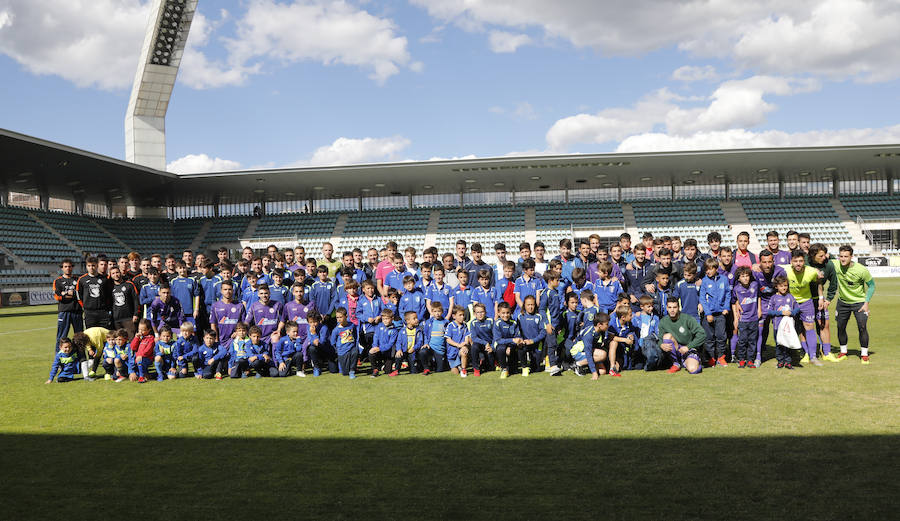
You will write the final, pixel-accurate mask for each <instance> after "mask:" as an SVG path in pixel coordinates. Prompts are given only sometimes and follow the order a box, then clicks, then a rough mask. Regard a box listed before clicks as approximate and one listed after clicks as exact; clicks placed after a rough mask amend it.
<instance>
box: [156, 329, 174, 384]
mask: <svg viewBox="0 0 900 521" xmlns="http://www.w3.org/2000/svg"><path fill="white" fill-rule="evenodd" d="M174 353H175V342H174V341H173V340H172V330H171V329H169V328H168V327H167V326H163V327H162V328H160V330H159V339H157V341H156V346H155V347H154V349H153V366H154V367H155V368H156V381H157V382H162V381H163V380H165V378H166V376H168V377H169V380H173V379H175V356H174Z"/></svg>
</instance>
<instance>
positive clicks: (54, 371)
mask: <svg viewBox="0 0 900 521" xmlns="http://www.w3.org/2000/svg"><path fill="white" fill-rule="evenodd" d="M76 374H78V353H76V352H75V346H74V345H73V344H72V341H71V340H69V339H68V338H63V339H61V340H60V341H59V351H57V352H56V355H54V356H53V364H52V365H51V366H50V377H49V378H48V379H47V381H46V382H44V383H48V384H49V383H52V382H53V379H54V378H56V381H57V382H60V383H65V382H71V381H72V380H73V379H74V378H75V375H76ZM57 375H59V376H58V377H57Z"/></svg>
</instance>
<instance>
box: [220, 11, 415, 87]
mask: <svg viewBox="0 0 900 521" xmlns="http://www.w3.org/2000/svg"><path fill="white" fill-rule="evenodd" d="M237 27H238V29H237V36H236V37H235V38H227V39H225V45H226V47H227V48H228V50H229V53H230V56H229V62H230V63H231V64H232V65H240V66H248V65H247V64H249V63H251V62H253V61H254V60H259V59H262V58H272V59H275V60H280V61H282V62H284V63H295V62H301V61H307V60H311V61H317V62H321V63H324V64H326V65H331V64H335V63H341V64H344V65H350V66H356V67H361V68H364V69H371V71H372V72H371V75H370V77H371V78H372V79H374V80H375V81H377V82H379V83H383V82H384V81H385V80H387V79H388V78H389V77H391V76H393V75H394V74H397V73H398V72H399V71H400V67H405V66H409V65H410V55H409V51H408V50H407V41H406V38H405V37H403V36H397V34H396V27H395V25H394V23H393V22H392V21H391V20H389V19H386V18H378V17H376V16H373V15H371V14H369V13H368V12H366V11H364V10H361V9H357V8H356V7H354V6H352V5H351V4H348V3H347V2H344V1H336V2H325V1H323V0H298V1H296V2H293V3H290V4H285V3H276V2H274V1H273V0H253V1H252V2H250V5H249V7H248V10H247V13H246V15H245V16H244V17H243V18H242V19H241V20H240V21H239V22H238V23H237ZM417 67H418V66H417Z"/></svg>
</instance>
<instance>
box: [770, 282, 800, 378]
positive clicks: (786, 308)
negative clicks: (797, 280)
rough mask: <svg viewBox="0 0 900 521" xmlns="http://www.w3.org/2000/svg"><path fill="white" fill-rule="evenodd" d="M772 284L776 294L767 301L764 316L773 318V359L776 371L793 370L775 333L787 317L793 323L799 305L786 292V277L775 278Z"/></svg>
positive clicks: (786, 350) (787, 354)
mask: <svg viewBox="0 0 900 521" xmlns="http://www.w3.org/2000/svg"><path fill="white" fill-rule="evenodd" d="M772 284H773V285H774V286H775V292H776V293H775V294H774V295H772V298H770V299H769V307H768V309H766V314H767V315H768V316H770V317H773V318H774V323H775V331H776V334H775V359H776V360H777V361H778V366H777V367H778V369H793V368H794V366H793V363H792V361H791V355H790V352H789V351H788V348H787V347H785V346H784V344H782V343H781V341H780V340H779V339H778V334H777V331H778V326H779V325H781V321H782V320H788V318H787V317H791V318H790V319H789V320H791V321H793V320H794V317H796V316H797V315H799V314H800V305H799V304H797V299H795V298H794V296H793V295H791V294H790V293H789V292H788V289H789V285H788V279H787V277H781V276H779V277H775V279H774V280H773V281H772Z"/></svg>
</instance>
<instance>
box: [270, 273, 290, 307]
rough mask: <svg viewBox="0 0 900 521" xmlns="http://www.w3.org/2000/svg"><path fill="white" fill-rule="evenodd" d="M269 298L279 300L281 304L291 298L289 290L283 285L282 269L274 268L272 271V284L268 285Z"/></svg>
mask: <svg viewBox="0 0 900 521" xmlns="http://www.w3.org/2000/svg"><path fill="white" fill-rule="evenodd" d="M269 300H271V301H272V302H280V303H281V305H282V306H284V305H285V304H287V303H288V302H289V301H290V300H291V292H290V289H288V287H287V286H285V285H284V270H280V269H278V268H275V270H273V271H272V284H270V285H269Z"/></svg>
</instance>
